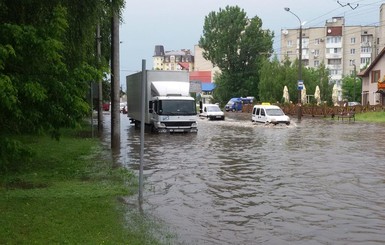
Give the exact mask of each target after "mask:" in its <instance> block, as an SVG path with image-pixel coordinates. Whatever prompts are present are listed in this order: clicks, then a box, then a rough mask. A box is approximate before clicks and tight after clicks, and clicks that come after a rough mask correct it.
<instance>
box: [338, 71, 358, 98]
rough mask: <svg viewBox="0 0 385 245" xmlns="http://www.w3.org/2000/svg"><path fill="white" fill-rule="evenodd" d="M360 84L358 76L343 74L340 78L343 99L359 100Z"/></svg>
mask: <svg viewBox="0 0 385 245" xmlns="http://www.w3.org/2000/svg"><path fill="white" fill-rule="evenodd" d="M361 86H362V81H361V79H360V78H358V77H355V76H354V75H352V76H345V77H344V78H343V79H342V97H343V100H347V101H356V102H361Z"/></svg>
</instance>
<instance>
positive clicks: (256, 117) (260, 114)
mask: <svg viewBox="0 0 385 245" xmlns="http://www.w3.org/2000/svg"><path fill="white" fill-rule="evenodd" d="M251 121H252V122H259V123H265V124H274V125H277V124H279V123H284V124H286V125H289V124H290V117H288V116H286V115H285V113H284V112H283V111H282V109H281V108H279V107H278V106H275V105H265V104H263V105H255V106H254V107H253V111H252V114H251Z"/></svg>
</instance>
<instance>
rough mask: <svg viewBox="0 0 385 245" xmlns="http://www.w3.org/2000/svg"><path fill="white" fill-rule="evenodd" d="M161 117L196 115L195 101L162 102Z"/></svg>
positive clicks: (160, 107)
mask: <svg viewBox="0 0 385 245" xmlns="http://www.w3.org/2000/svg"><path fill="white" fill-rule="evenodd" d="M159 104H160V106H159V113H158V114H159V115H196V114H197V113H196V105H195V101H194V100H162V101H160V103H159Z"/></svg>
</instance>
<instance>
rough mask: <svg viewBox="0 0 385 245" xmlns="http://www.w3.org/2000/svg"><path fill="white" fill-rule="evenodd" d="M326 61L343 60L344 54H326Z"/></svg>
mask: <svg viewBox="0 0 385 245" xmlns="http://www.w3.org/2000/svg"><path fill="white" fill-rule="evenodd" d="M325 58H326V59H342V53H337V54H325Z"/></svg>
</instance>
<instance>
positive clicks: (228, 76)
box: [199, 6, 274, 102]
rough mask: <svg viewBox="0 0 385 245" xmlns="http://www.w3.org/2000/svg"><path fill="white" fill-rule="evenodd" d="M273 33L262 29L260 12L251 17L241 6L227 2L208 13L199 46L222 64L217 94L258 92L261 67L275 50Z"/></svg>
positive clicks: (224, 97)
mask: <svg viewBox="0 0 385 245" xmlns="http://www.w3.org/2000/svg"><path fill="white" fill-rule="evenodd" d="M273 38H274V34H273V33H272V32H270V31H269V30H263V29H262V21H261V19H260V18H258V17H257V16H256V17H254V18H252V19H249V18H247V16H246V13H245V12H244V10H241V9H240V8H239V7H238V6H235V7H230V6H227V7H226V8H225V9H219V11H218V12H214V11H213V12H211V13H209V15H208V16H206V17H205V22H204V27H203V35H202V36H201V38H200V40H199V46H200V47H201V48H202V49H203V57H204V58H205V59H207V60H210V61H211V62H212V63H213V64H214V66H217V67H219V69H220V70H221V74H219V75H218V76H217V79H216V80H215V83H216V91H215V94H214V97H215V98H216V99H217V100H219V101H222V102H223V101H227V100H228V99H229V98H231V97H240V96H248V95H251V96H255V97H257V95H258V83H259V69H260V67H261V66H262V62H263V60H265V59H266V58H267V57H269V56H270V53H271V52H272V44H273Z"/></svg>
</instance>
